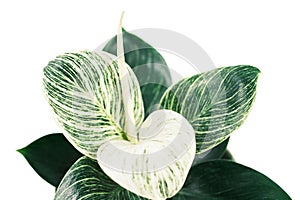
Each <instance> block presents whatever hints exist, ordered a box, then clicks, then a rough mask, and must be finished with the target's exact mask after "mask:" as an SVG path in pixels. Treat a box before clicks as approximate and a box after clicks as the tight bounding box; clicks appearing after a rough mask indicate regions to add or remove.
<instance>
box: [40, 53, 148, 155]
mask: <svg viewBox="0 0 300 200" xmlns="http://www.w3.org/2000/svg"><path fill="white" fill-rule="evenodd" d="M124 65H125V70H126V69H127V73H126V75H125V76H123V81H124V82H126V84H127V86H128V87H127V89H128V91H129V92H130V96H129V97H128V98H127V99H125V100H124V99H123V98H122V89H121V80H120V76H119V67H118V63H117V61H116V59H115V56H113V55H111V54H108V53H105V52H102V54H101V55H99V54H97V53H94V52H88V51H81V52H73V53H65V54H63V55H60V56H57V57H56V58H55V59H54V60H52V61H50V62H49V63H48V65H47V66H46V67H45V68H44V78H43V83H44V88H45V92H46V96H47V98H48V102H49V103H50V105H51V106H52V108H53V110H54V112H55V116H56V119H57V121H58V122H59V124H60V125H61V126H62V127H63V133H64V135H65V136H66V138H67V139H68V140H69V141H70V142H71V143H72V144H73V145H74V146H75V148H77V149H78V150H79V151H80V152H81V153H83V154H84V155H86V156H89V157H91V158H93V159H96V153H97V150H98V148H99V146H100V144H101V143H102V142H103V140H104V139H107V138H114V137H122V138H124V139H127V137H128V135H127V133H126V132H125V131H124V130H125V123H126V115H125V111H124V110H125V109H124V105H127V107H128V108H127V109H132V110H129V112H130V113H132V115H133V117H132V119H130V120H131V122H132V123H133V124H134V126H135V127H136V128H137V129H138V128H139V127H140V126H141V124H142V122H143V119H144V108H143V101H142V97H141V92H140V88H139V84H138V81H137V79H136V77H135V75H134V73H133V72H132V70H131V68H130V67H129V66H128V65H126V64H125V63H124ZM128 104H131V105H129V106H128Z"/></svg>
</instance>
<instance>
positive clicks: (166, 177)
mask: <svg viewBox="0 0 300 200" xmlns="http://www.w3.org/2000/svg"><path fill="white" fill-rule="evenodd" d="M195 149H196V141H195V133H194V130H193V128H192V126H191V125H190V124H189V122H188V121H187V120H186V119H185V118H184V117H183V116H182V115H180V114H178V113H176V112H174V111H171V110H158V111H155V112H153V113H151V114H150V115H149V116H148V118H147V119H146V120H145V122H144V123H143V125H142V127H141V129H140V131H139V141H138V142H137V143H132V142H129V141H125V140H123V139H122V138H121V137H119V138H114V139H110V140H109V141H108V140H107V141H104V142H103V144H102V145H101V146H100V148H99V150H98V154H97V156H98V162H99V165H100V167H101V168H102V170H103V171H104V172H105V173H106V174H107V175H108V176H109V177H110V178H111V179H112V180H114V181H115V182H117V183H118V184H120V185H121V186H122V187H124V188H126V189H127V190H129V191H131V192H134V193H135V194H138V195H140V196H142V197H145V198H149V199H166V198H170V197H172V196H174V195H175V194H176V193H177V192H178V191H179V190H180V189H181V187H182V186H183V184H184V181H185V179H186V177H187V174H188V172H189V169H190V167H191V164H192V162H193V159H194V157H195Z"/></svg>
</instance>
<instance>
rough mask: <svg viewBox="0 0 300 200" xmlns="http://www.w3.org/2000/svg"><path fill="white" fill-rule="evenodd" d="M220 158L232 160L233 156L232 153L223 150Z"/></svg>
mask: <svg viewBox="0 0 300 200" xmlns="http://www.w3.org/2000/svg"><path fill="white" fill-rule="evenodd" d="M221 159H223V160H231V161H234V157H233V156H232V154H231V153H230V151H228V150H226V151H225V153H224V155H223V156H222V158H221Z"/></svg>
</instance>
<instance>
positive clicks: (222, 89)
mask: <svg viewBox="0 0 300 200" xmlns="http://www.w3.org/2000/svg"><path fill="white" fill-rule="evenodd" d="M258 74H259V70H258V69H257V68H255V67H252V66H246V65H241V66H232V67H224V68H219V69H214V70H211V71H208V72H204V73H201V74H198V75H194V76H192V77H190V78H186V79H184V80H181V81H180V82H178V83H176V84H175V85H173V86H172V87H170V88H169V89H168V90H167V91H166V92H165V94H164V96H163V97H162V99H161V102H160V104H161V107H162V108H164V109H170V110H173V111H176V112H178V113H180V114H182V115H183V116H184V117H185V118H186V119H187V120H188V121H189V122H190V123H191V125H192V126H193V128H194V130H195V134H196V143H197V147H196V152H197V153H201V152H204V151H206V150H208V149H211V148H212V147H214V146H216V145H218V144H220V143H221V142H222V141H224V140H226V139H227V138H228V137H229V135H230V134H231V133H232V132H233V131H234V130H236V129H237V128H238V127H239V126H240V125H241V124H242V123H243V122H244V120H245V118H246V117H247V115H248V113H249V110H250V107H251V105H252V103H253V100H254V98H255V94H256V83H257V79H258Z"/></svg>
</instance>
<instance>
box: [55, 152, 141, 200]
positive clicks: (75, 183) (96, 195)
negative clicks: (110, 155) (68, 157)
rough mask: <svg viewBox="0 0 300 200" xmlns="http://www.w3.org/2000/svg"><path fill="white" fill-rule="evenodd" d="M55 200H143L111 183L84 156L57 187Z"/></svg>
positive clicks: (95, 165)
mask: <svg viewBox="0 0 300 200" xmlns="http://www.w3.org/2000/svg"><path fill="white" fill-rule="evenodd" d="M54 199H55V200H66V199H67V200H69V199H81V200H93V199H94V200H102V199H103V200H144V198H142V197H139V196H137V195H135V194H133V193H131V192H129V191H128V190H126V189H124V188H123V187H121V186H120V185H118V184H117V183H115V182H114V181H112V180H111V179H110V178H109V177H108V176H107V175H106V174H105V173H104V172H103V171H102V170H101V168H100V167H99V165H98V163H97V162H96V161H94V160H92V159H90V158H88V157H86V156H83V157H82V158H80V159H79V160H78V161H77V162H76V163H74V164H73V165H72V167H71V168H70V169H69V171H68V172H67V173H66V174H65V176H64V178H63V180H62V181H61V183H60V185H59V186H58V188H57V190H56V194H55V198H54Z"/></svg>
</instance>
